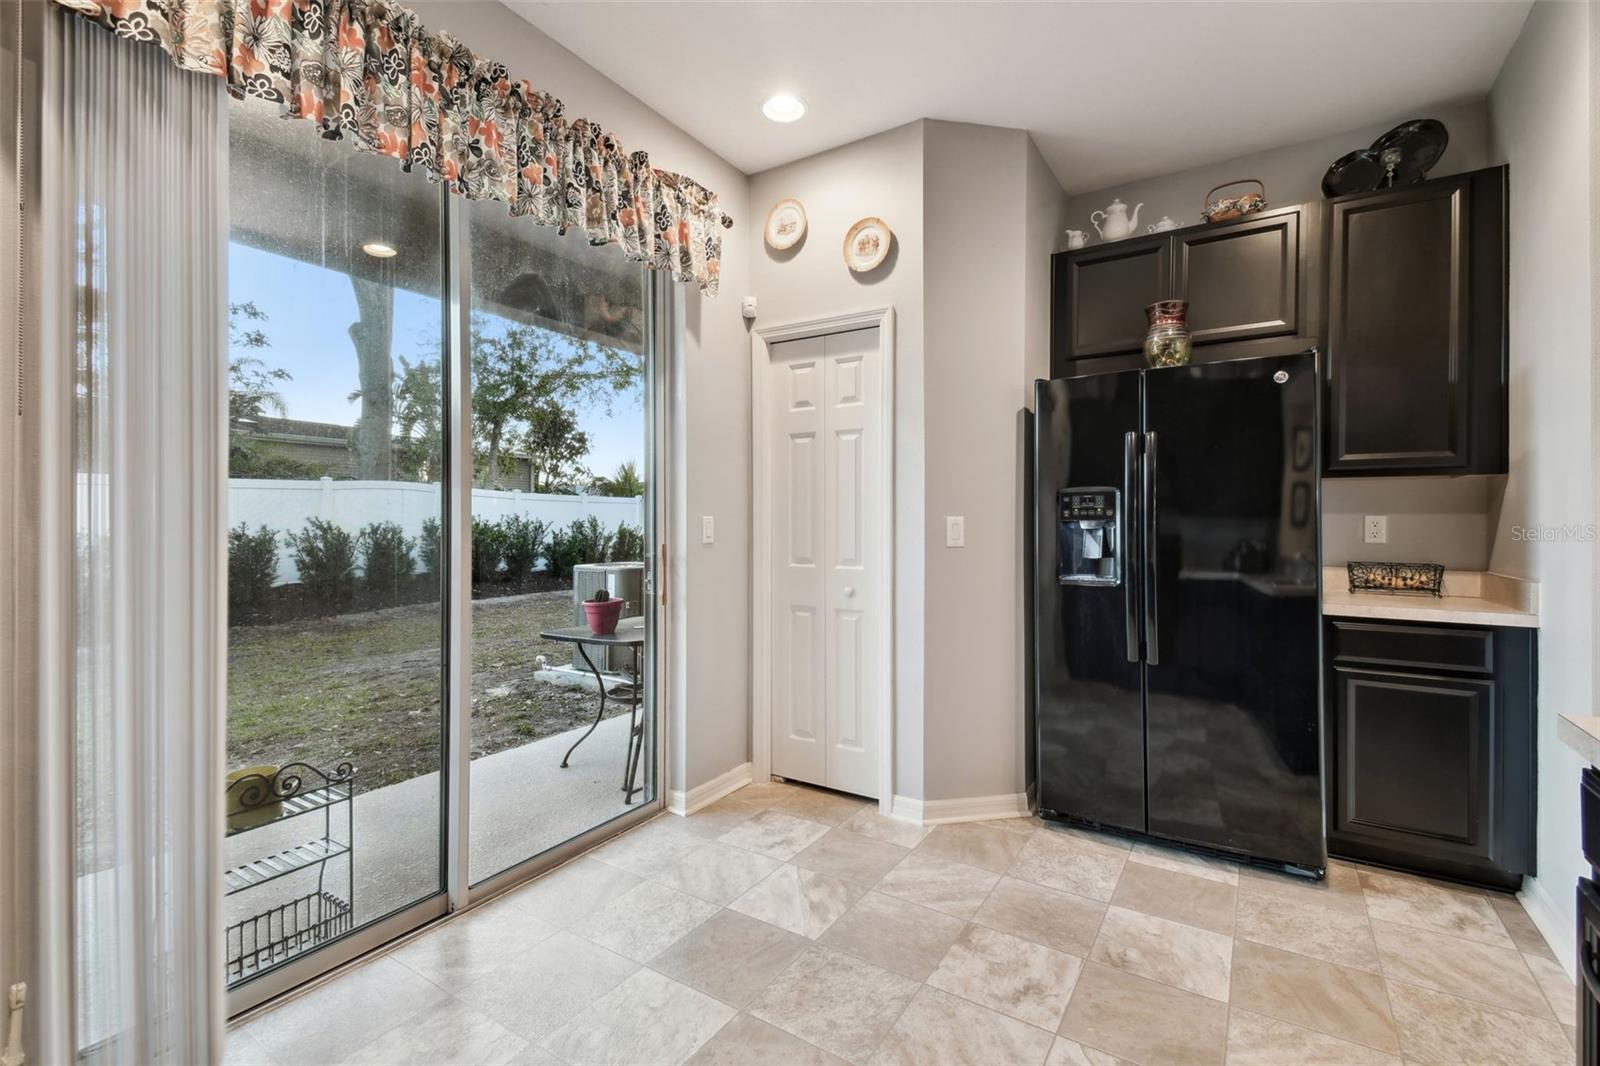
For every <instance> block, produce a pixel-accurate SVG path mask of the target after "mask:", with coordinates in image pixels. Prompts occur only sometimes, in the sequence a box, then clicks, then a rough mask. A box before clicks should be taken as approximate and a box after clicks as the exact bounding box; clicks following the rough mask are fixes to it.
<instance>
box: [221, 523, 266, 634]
mask: <svg viewBox="0 0 1600 1066" xmlns="http://www.w3.org/2000/svg"><path fill="white" fill-rule="evenodd" d="M277 578H278V535H277V534H276V533H274V532H273V531H272V530H270V529H268V528H267V527H266V526H261V527H260V528H259V529H257V530H256V531H255V532H254V533H252V532H250V530H249V528H248V527H246V526H245V524H244V523H243V522H240V523H239V524H238V525H237V526H234V527H233V528H232V529H230V530H228V619H229V621H232V622H237V621H239V620H241V619H245V618H254V617H256V616H258V615H260V614H261V613H262V612H264V611H265V610H266V608H267V600H268V597H270V596H271V595H272V583H273V582H274V581H276V580H277Z"/></svg>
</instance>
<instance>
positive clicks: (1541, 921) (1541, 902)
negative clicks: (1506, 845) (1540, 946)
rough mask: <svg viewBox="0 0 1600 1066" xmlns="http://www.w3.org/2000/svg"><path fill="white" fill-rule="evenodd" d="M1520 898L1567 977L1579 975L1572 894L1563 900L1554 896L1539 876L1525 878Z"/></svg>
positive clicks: (1575, 978)
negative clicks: (1553, 897) (1552, 896)
mask: <svg viewBox="0 0 1600 1066" xmlns="http://www.w3.org/2000/svg"><path fill="white" fill-rule="evenodd" d="M1517 901H1518V902H1519V903H1521V904H1522V909H1523V910H1524V911H1525V912H1527V915H1528V917H1529V918H1531V919H1533V924H1534V925H1535V926H1536V927H1537V928H1538V930H1539V932H1541V933H1543V934H1544V939H1545V943H1547V944H1549V945H1550V949H1551V950H1552V951H1554V952H1555V955H1556V958H1557V960H1559V961H1560V963H1561V968H1562V969H1563V970H1564V971H1566V974H1567V976H1568V977H1570V978H1571V979H1572V980H1574V981H1576V980H1577V979H1578V969H1577V966H1578V944H1577V941H1576V940H1575V939H1574V937H1573V925H1572V900H1571V897H1570V896H1569V897H1568V898H1567V899H1566V900H1564V901H1558V900H1555V899H1552V898H1551V896H1550V892H1549V889H1548V888H1547V886H1546V885H1545V882H1544V881H1543V880H1541V879H1539V878H1537V877H1528V878H1524V879H1523V882H1522V891H1521V892H1518V893H1517Z"/></svg>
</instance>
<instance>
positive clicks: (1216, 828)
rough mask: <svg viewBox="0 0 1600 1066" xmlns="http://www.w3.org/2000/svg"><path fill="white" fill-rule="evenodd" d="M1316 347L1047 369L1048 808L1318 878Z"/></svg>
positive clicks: (1042, 587) (1042, 802) (1042, 790)
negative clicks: (1144, 365)
mask: <svg viewBox="0 0 1600 1066" xmlns="http://www.w3.org/2000/svg"><path fill="white" fill-rule="evenodd" d="M1318 396H1319V390H1318V386H1317V356H1316V353H1315V352H1314V351H1313V352H1306V353H1304V354H1301V355H1292V356H1275V357H1269V358H1259V359H1239V360H1231V361H1227V362H1216V363H1208V364H1203V365H1193V366H1186V367H1169V368H1161V369H1152V370H1127V371H1119V372H1107V373H1101V374H1090V375H1085V376H1082V377H1071V378H1059V379H1056V380H1053V381H1040V382H1038V383H1037V384H1036V386H1035V408H1034V411H1035V417H1034V420H1033V426H1034V441H1033V445H1034V449H1033V450H1034V454H1033V465H1034V500H1033V513H1034V528H1033V548H1034V565H1033V582H1034V588H1033V614H1034V626H1033V628H1034V634H1033V639H1034V647H1033V649H1032V652H1033V655H1032V658H1033V663H1034V686H1035V687H1034V693H1033V695H1034V721H1035V729H1036V735H1035V738H1034V740H1035V758H1036V760H1037V765H1036V767H1035V771H1036V776H1037V788H1038V806H1039V810H1040V813H1041V814H1042V815H1043V816H1045V817H1047V818H1057V819H1064V820H1069V821H1074V822H1079V823H1084V824H1089V825H1094V826H1100V827H1105V828H1111V829H1116V830H1121V831H1125V832H1132V833H1138V834H1146V835H1148V836H1150V837H1153V838H1158V839H1161V840H1166V841H1171V842H1174V843H1178V844H1182V845H1188V846H1191V847H1199V848H1203V849H1209V850H1213V851H1217V852H1220V853H1224V854H1227V855H1230V856H1233V857H1237V858H1242V859H1251V860H1258V861H1262V862H1266V863H1271V864H1277V865H1283V866H1286V867H1292V868H1297V869H1299V870H1302V871H1305V872H1310V873H1316V874H1320V873H1321V872H1323V871H1324V870H1325V868H1326V865H1327V848H1326V838H1325V836H1324V825H1323V785H1322V741H1321V719H1322V715H1321V710H1320V708H1321V682H1320V668H1319V665H1318V664H1319V662H1320V643H1321V617H1320V610H1319V607H1318V602H1319V597H1318V586H1319V580H1320V573H1321V571H1320V565H1321V552H1320V544H1319V540H1320V530H1319V525H1320V523H1319V508H1318V487H1317V471H1318V468H1319V453H1320V427H1319V424H1318Z"/></svg>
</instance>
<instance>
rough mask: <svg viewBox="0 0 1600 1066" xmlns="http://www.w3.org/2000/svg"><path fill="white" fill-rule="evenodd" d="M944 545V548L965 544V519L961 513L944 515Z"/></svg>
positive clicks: (961, 546)
mask: <svg viewBox="0 0 1600 1066" xmlns="http://www.w3.org/2000/svg"><path fill="white" fill-rule="evenodd" d="M944 546H945V547H946V548H965V547H966V546H967V520H966V519H965V518H964V517H962V516H961V515H958V514H951V515H945V516H944Z"/></svg>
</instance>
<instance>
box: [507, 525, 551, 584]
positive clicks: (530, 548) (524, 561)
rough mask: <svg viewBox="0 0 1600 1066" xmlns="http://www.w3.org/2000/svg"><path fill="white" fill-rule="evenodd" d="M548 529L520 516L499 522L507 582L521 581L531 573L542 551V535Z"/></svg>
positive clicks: (546, 526)
mask: <svg viewBox="0 0 1600 1066" xmlns="http://www.w3.org/2000/svg"><path fill="white" fill-rule="evenodd" d="M549 528H550V527H549V526H548V525H547V524H546V523H544V522H541V521H539V520H538V519H537V518H526V517H524V516H522V515H515V514H514V515H507V516H506V517H504V518H502V519H501V520H500V533H501V536H502V537H503V538H504V540H503V543H502V546H501V547H502V552H503V554H504V557H505V561H506V580H507V581H521V580H523V579H524V578H526V577H527V576H528V575H529V574H531V573H533V565H534V564H535V563H537V562H538V561H539V554H540V553H541V552H542V551H544V535H545V531H546V530H547V529H549Z"/></svg>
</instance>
